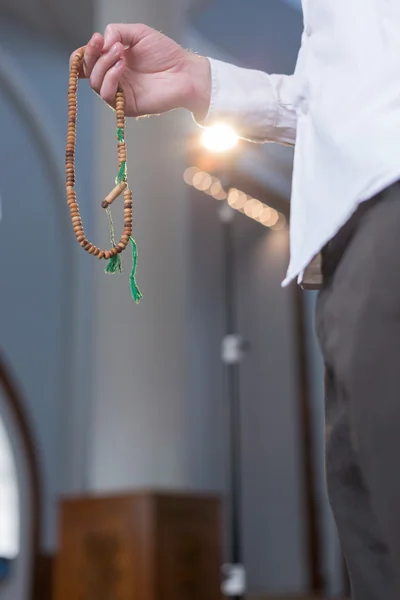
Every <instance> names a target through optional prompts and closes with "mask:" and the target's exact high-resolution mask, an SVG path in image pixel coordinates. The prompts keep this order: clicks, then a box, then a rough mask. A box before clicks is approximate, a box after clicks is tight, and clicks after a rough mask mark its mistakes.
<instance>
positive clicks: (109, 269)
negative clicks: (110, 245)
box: [105, 254, 122, 275]
mask: <svg viewBox="0 0 400 600" xmlns="http://www.w3.org/2000/svg"><path fill="white" fill-rule="evenodd" d="M105 273H107V274H108V275H113V274H114V273H122V262H121V257H120V255H119V254H116V255H115V256H112V257H111V258H110V260H109V261H108V263H107V266H106V269H105Z"/></svg>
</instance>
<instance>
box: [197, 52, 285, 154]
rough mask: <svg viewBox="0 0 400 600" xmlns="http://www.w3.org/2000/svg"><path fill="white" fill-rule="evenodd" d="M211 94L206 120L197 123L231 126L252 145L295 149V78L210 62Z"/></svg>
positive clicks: (215, 61) (201, 124)
mask: <svg viewBox="0 0 400 600" xmlns="http://www.w3.org/2000/svg"><path fill="white" fill-rule="evenodd" d="M208 60H209V62H210V66H211V78H212V93H211V102H210V108H209V111H208V114H207V116H206V118H205V119H204V120H203V121H202V122H200V123H198V124H199V125H200V126H202V127H210V126H212V125H213V124H214V123H215V122H221V121H223V122H224V123H228V124H230V125H231V126H232V127H233V128H234V129H235V131H236V132H237V134H238V135H239V136H240V137H242V138H244V139H247V140H250V141H253V142H278V143H281V144H288V145H291V146H292V145H294V144H295V141H296V125H297V115H296V111H295V108H294V106H293V101H294V95H295V90H294V76H290V75H268V74H267V73H263V72H262V71H254V70H251V69H243V68H241V67H236V66H234V65H231V64H228V63H225V62H222V61H219V60H214V59H211V58H209V59H208Z"/></svg>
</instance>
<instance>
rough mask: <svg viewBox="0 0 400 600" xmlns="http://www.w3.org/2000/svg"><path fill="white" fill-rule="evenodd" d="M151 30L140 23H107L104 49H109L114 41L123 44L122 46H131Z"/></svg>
mask: <svg viewBox="0 0 400 600" xmlns="http://www.w3.org/2000/svg"><path fill="white" fill-rule="evenodd" d="M151 31H152V30H151V28H150V27H147V25H140V24H133V25H128V24H125V23H118V24H110V25H107V27H106V29H105V32H104V51H107V50H109V49H110V48H111V47H112V46H113V44H115V43H116V42H119V43H120V44H123V46H131V47H132V46H134V45H135V44H137V43H138V42H139V41H140V40H141V39H142V38H143V37H145V36H146V35H148V34H149V32H151Z"/></svg>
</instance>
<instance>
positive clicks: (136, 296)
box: [129, 237, 143, 304]
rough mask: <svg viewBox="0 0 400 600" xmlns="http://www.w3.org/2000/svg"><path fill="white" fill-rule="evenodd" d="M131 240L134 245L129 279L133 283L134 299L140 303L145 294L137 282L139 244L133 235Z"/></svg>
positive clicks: (132, 292)
mask: <svg viewBox="0 0 400 600" xmlns="http://www.w3.org/2000/svg"><path fill="white" fill-rule="evenodd" d="M130 241H131V245H132V272H131V275H130V278H129V280H130V284H131V294H132V300H134V301H135V302H136V304H139V302H140V300H141V299H142V298H143V296H142V293H141V291H140V290H139V288H138V286H137V283H136V267H137V256H138V251H137V245H136V242H135V240H134V239H133V238H132V237H131V238H130Z"/></svg>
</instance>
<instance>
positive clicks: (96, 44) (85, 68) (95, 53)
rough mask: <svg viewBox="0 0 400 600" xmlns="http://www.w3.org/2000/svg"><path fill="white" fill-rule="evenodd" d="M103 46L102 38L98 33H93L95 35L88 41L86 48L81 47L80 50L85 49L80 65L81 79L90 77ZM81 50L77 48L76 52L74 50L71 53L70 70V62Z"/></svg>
mask: <svg viewBox="0 0 400 600" xmlns="http://www.w3.org/2000/svg"><path fill="white" fill-rule="evenodd" d="M103 46H104V39H103V36H102V35H100V33H95V34H93V36H92V38H91V39H90V40H89V42H88V44H87V46H86V47H84V46H83V47H82V48H85V54H84V57H83V61H82V62H81V64H80V69H79V77H81V78H84V77H86V78H88V77H90V75H91V73H92V71H93V67H94V66H95V64H96V62H97V61H98V59H99V58H100V56H101V54H102V51H103ZM82 48H78V49H77V50H75V51H74V52H73V53H72V55H71V58H70V68H71V64H72V61H73V60H74V58H75V56H76V54H77V52H79V51H80V50H82Z"/></svg>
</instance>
